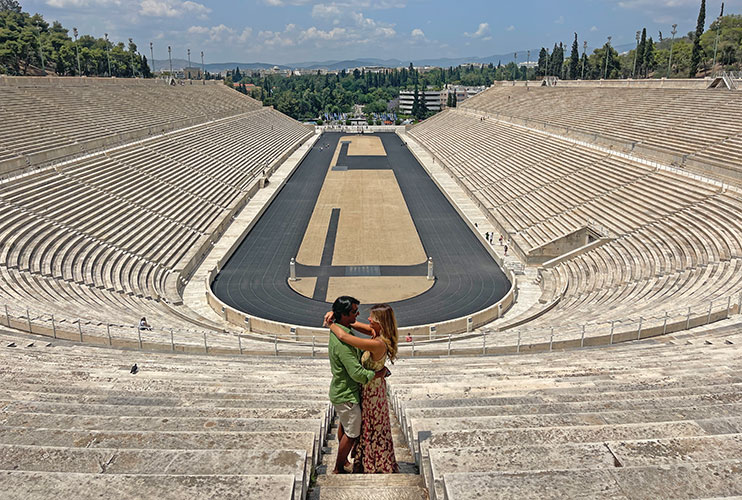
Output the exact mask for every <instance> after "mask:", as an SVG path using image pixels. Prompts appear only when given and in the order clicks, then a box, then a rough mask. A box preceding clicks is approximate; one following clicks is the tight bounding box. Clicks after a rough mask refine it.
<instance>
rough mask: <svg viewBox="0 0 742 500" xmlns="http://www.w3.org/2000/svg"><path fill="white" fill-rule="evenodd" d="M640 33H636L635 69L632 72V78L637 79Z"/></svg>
mask: <svg viewBox="0 0 742 500" xmlns="http://www.w3.org/2000/svg"><path fill="white" fill-rule="evenodd" d="M640 33H641V32H639V31H637V32H636V49H635V50H634V69H633V71H632V72H631V78H636V58H637V56H639V36H640Z"/></svg>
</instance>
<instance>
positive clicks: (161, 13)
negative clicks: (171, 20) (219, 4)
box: [139, 0, 211, 19]
mask: <svg viewBox="0 0 742 500" xmlns="http://www.w3.org/2000/svg"><path fill="white" fill-rule="evenodd" d="M210 12H211V9H210V8H208V7H206V6H205V5H202V4H200V3H196V2H192V1H190V0H186V1H181V0H142V1H141V3H140V4H139V14H141V15H142V16H153V17H183V16H184V15H186V14H189V15H195V16H197V17H199V18H202V19H203V18H205V17H206V16H207V14H209V13H210Z"/></svg>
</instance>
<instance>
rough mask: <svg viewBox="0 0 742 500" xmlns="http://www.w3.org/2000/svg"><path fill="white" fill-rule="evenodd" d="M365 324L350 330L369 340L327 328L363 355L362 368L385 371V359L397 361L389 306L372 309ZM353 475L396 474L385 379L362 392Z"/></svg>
mask: <svg viewBox="0 0 742 500" xmlns="http://www.w3.org/2000/svg"><path fill="white" fill-rule="evenodd" d="M325 319H326V320H327V322H328V323H331V322H332V317H331V316H329V315H328V316H327V317H326V318H325ZM368 323H369V324H365V323H361V322H358V321H357V322H355V323H353V324H352V325H351V327H352V328H354V329H355V330H357V331H359V332H361V333H365V334H367V335H370V336H371V338H370V339H362V338H359V337H356V336H355V335H352V334H349V333H346V332H345V331H344V330H343V329H342V328H340V327H339V326H337V325H335V324H334V323H333V324H331V325H330V330H331V331H332V333H334V334H335V336H336V337H337V338H338V340H340V341H341V342H345V343H346V344H349V345H352V346H353V347H357V348H358V349H361V350H362V351H365V352H364V353H363V357H362V358H361V363H362V364H363V366H364V368H367V369H369V370H373V371H378V370H381V369H382V368H383V367H384V365H385V363H386V360H387V359H388V360H389V361H390V362H391V363H394V360H395V359H396V358H397V320H396V318H395V317H394V310H393V309H392V308H391V307H390V306H389V305H388V304H377V305H375V306H373V307H372V308H371V313H370V314H369V317H368ZM353 472H363V473H366V474H375V473H384V474H390V473H393V472H399V466H398V465H397V460H396V458H395V456H394V442H393V441H392V427H391V423H390V422H389V403H388V401H387V392H386V379H385V378H384V377H377V378H374V379H373V380H371V381H370V382H369V383H368V384H366V385H364V386H363V388H362V390H361V435H360V437H359V439H358V443H357V445H356V454H355V458H354V461H353Z"/></svg>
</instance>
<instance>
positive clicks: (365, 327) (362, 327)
mask: <svg viewBox="0 0 742 500" xmlns="http://www.w3.org/2000/svg"><path fill="white" fill-rule="evenodd" d="M350 327H351V328H352V329H354V330H358V331H359V332H361V333H365V334H366V335H373V334H374V329H373V328H371V325H369V324H366V323H361V322H360V321H356V322H355V323H353V324H352V325H350Z"/></svg>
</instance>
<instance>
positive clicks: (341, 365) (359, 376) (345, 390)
mask: <svg viewBox="0 0 742 500" xmlns="http://www.w3.org/2000/svg"><path fill="white" fill-rule="evenodd" d="M338 326H339V327H340V328H342V329H343V330H345V331H346V332H348V333H350V328H346V327H344V326H343V325H340V324H338ZM327 350H328V354H329V356H330V370H331V371H332V382H330V402H331V403H332V404H340V403H360V402H361V385H362V384H367V383H368V382H369V381H370V380H371V379H372V378H374V375H376V372H374V371H372V370H366V369H365V368H364V367H363V366H362V365H361V354H362V352H361V350H360V349H358V348H356V347H353V346H350V345H348V344H344V343H343V342H340V340H338V338H337V337H336V336H335V334H334V333H332V331H330V341H329V344H328V346H327Z"/></svg>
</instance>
